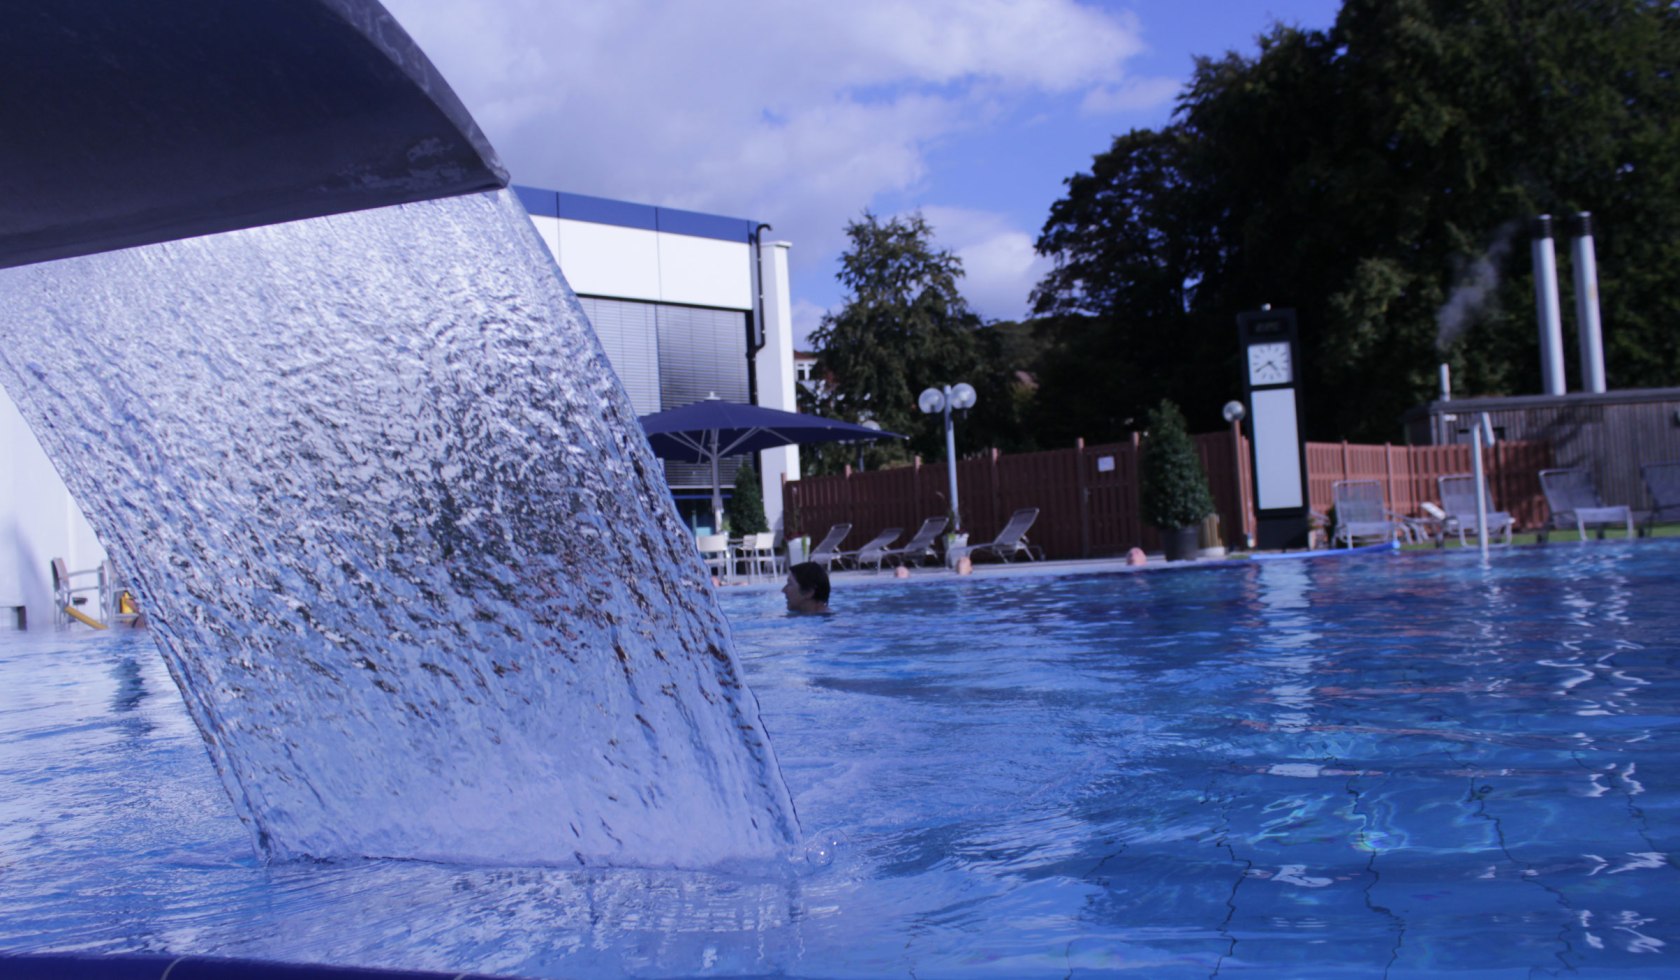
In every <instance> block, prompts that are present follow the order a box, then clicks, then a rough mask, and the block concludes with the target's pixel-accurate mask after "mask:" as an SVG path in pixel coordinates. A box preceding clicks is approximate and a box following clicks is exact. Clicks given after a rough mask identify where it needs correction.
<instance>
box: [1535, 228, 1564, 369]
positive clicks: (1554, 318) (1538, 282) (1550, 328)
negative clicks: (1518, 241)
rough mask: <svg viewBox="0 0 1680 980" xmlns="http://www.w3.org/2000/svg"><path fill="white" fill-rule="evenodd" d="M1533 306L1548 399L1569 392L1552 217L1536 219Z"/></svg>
mask: <svg viewBox="0 0 1680 980" xmlns="http://www.w3.org/2000/svg"><path fill="white" fill-rule="evenodd" d="M1533 237H1534V305H1535V308H1536V312H1537V313H1538V315H1539V318H1540V383H1541V387H1542V388H1543V389H1544V390H1545V393H1546V394H1548V395H1561V394H1563V393H1564V392H1566V391H1567V390H1568V388H1567V386H1566V385H1565V384H1564V380H1563V316H1562V314H1561V313H1560V312H1559V310H1558V288H1557V254H1556V253H1555V252H1553V251H1552V216H1551V215H1549V214H1543V215H1541V216H1540V217H1538V218H1535V219H1534V228H1533Z"/></svg>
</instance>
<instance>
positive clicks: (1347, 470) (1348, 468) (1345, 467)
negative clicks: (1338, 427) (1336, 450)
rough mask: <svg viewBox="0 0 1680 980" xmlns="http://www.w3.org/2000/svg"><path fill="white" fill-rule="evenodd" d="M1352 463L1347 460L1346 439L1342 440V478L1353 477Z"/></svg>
mask: <svg viewBox="0 0 1680 980" xmlns="http://www.w3.org/2000/svg"><path fill="white" fill-rule="evenodd" d="M1352 465H1353V464H1352V463H1350V462H1349V461H1348V441H1347V440H1346V439H1343V440H1342V479H1344V480H1351V479H1353V472H1352Z"/></svg>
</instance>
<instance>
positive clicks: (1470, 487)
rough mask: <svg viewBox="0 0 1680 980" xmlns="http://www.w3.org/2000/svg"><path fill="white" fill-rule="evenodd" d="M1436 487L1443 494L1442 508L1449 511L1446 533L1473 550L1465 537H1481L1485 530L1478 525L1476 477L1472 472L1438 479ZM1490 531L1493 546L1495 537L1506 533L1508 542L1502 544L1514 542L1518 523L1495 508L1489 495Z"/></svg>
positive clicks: (1443, 525)
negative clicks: (1513, 528) (1514, 526)
mask: <svg viewBox="0 0 1680 980" xmlns="http://www.w3.org/2000/svg"><path fill="white" fill-rule="evenodd" d="M1435 486H1436V488H1437V489H1438V490H1439V491H1440V493H1441V509H1442V510H1444V511H1446V512H1447V516H1446V518H1445V519H1444V520H1443V522H1442V531H1443V533H1445V534H1455V533H1456V534H1457V535H1458V543H1459V545H1460V546H1461V547H1469V545H1468V543H1467V542H1466V541H1465V534H1466V533H1468V534H1473V535H1477V534H1480V533H1481V529H1480V528H1478V527H1477V526H1476V478H1475V476H1473V475H1471V474H1469V473H1455V474H1453V475H1451V476H1438V477H1436V478H1435ZM1487 506H1488V514H1487V530H1488V534H1489V535H1490V537H1489V538H1488V543H1489V544H1493V543H1494V542H1493V538H1492V537H1491V535H1495V534H1498V533H1500V532H1501V531H1503V532H1504V533H1505V540H1504V541H1502V542H1500V544H1506V545H1508V544H1510V543H1511V529H1512V526H1513V525H1514V524H1515V523H1516V521H1514V520H1512V519H1511V515H1510V514H1507V513H1505V512H1504V511H1502V510H1494V509H1493V494H1492V492H1491V491H1490V492H1489V493H1488V500H1487Z"/></svg>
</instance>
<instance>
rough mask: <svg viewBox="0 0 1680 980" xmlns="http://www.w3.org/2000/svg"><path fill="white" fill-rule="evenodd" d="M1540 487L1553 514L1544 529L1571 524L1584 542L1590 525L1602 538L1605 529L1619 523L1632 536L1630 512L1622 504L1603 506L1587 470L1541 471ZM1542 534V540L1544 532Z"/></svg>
mask: <svg viewBox="0 0 1680 980" xmlns="http://www.w3.org/2000/svg"><path fill="white" fill-rule="evenodd" d="M1540 490H1541V492H1542V493H1544V494H1545V495H1546V509H1547V510H1549V511H1551V514H1552V516H1551V519H1550V520H1548V521H1547V522H1546V527H1547V528H1562V527H1571V526H1573V527H1574V528H1575V530H1576V532H1577V533H1578V534H1580V535H1581V540H1582V541H1585V540H1587V528H1589V527H1596V528H1598V536H1599V537H1600V538H1603V537H1604V529H1605V528H1608V527H1614V526H1616V525H1617V524H1621V525H1623V526H1624V527H1626V528H1627V536H1628V537H1629V538H1632V537H1633V536H1634V530H1633V511H1632V510H1630V509H1629V508H1627V507H1626V506H1623V505H1621V504H1615V505H1611V506H1608V507H1607V506H1605V505H1604V502H1603V501H1602V500H1600V499H1599V497H1598V488H1597V487H1595V486H1593V481H1592V475H1591V474H1590V473H1588V472H1587V471H1586V470H1581V469H1563V470H1541V471H1540ZM1541 535H1542V538H1541V539H1542V540H1544V535H1545V532H1544V531H1542V532H1541Z"/></svg>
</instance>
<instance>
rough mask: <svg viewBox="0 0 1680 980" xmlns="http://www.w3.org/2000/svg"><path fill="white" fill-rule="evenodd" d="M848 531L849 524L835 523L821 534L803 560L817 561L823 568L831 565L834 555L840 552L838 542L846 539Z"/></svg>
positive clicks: (850, 530) (849, 531)
mask: <svg viewBox="0 0 1680 980" xmlns="http://www.w3.org/2000/svg"><path fill="white" fill-rule="evenodd" d="M850 533H852V526H851V525H850V524H835V525H834V526H832V527H830V528H829V529H828V533H827V534H825V535H823V539H822V540H821V541H819V542H817V546H816V547H815V548H812V549H811V553H810V554H809V555H806V556H805V560H806V561H814V562H817V563H818V564H820V565H822V567H823V568H824V569H827V568H829V567H831V566H833V564H834V559H835V557H836V556H837V555H838V554H839V553H840V542H842V541H844V540H846V535H848V534H850Z"/></svg>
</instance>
